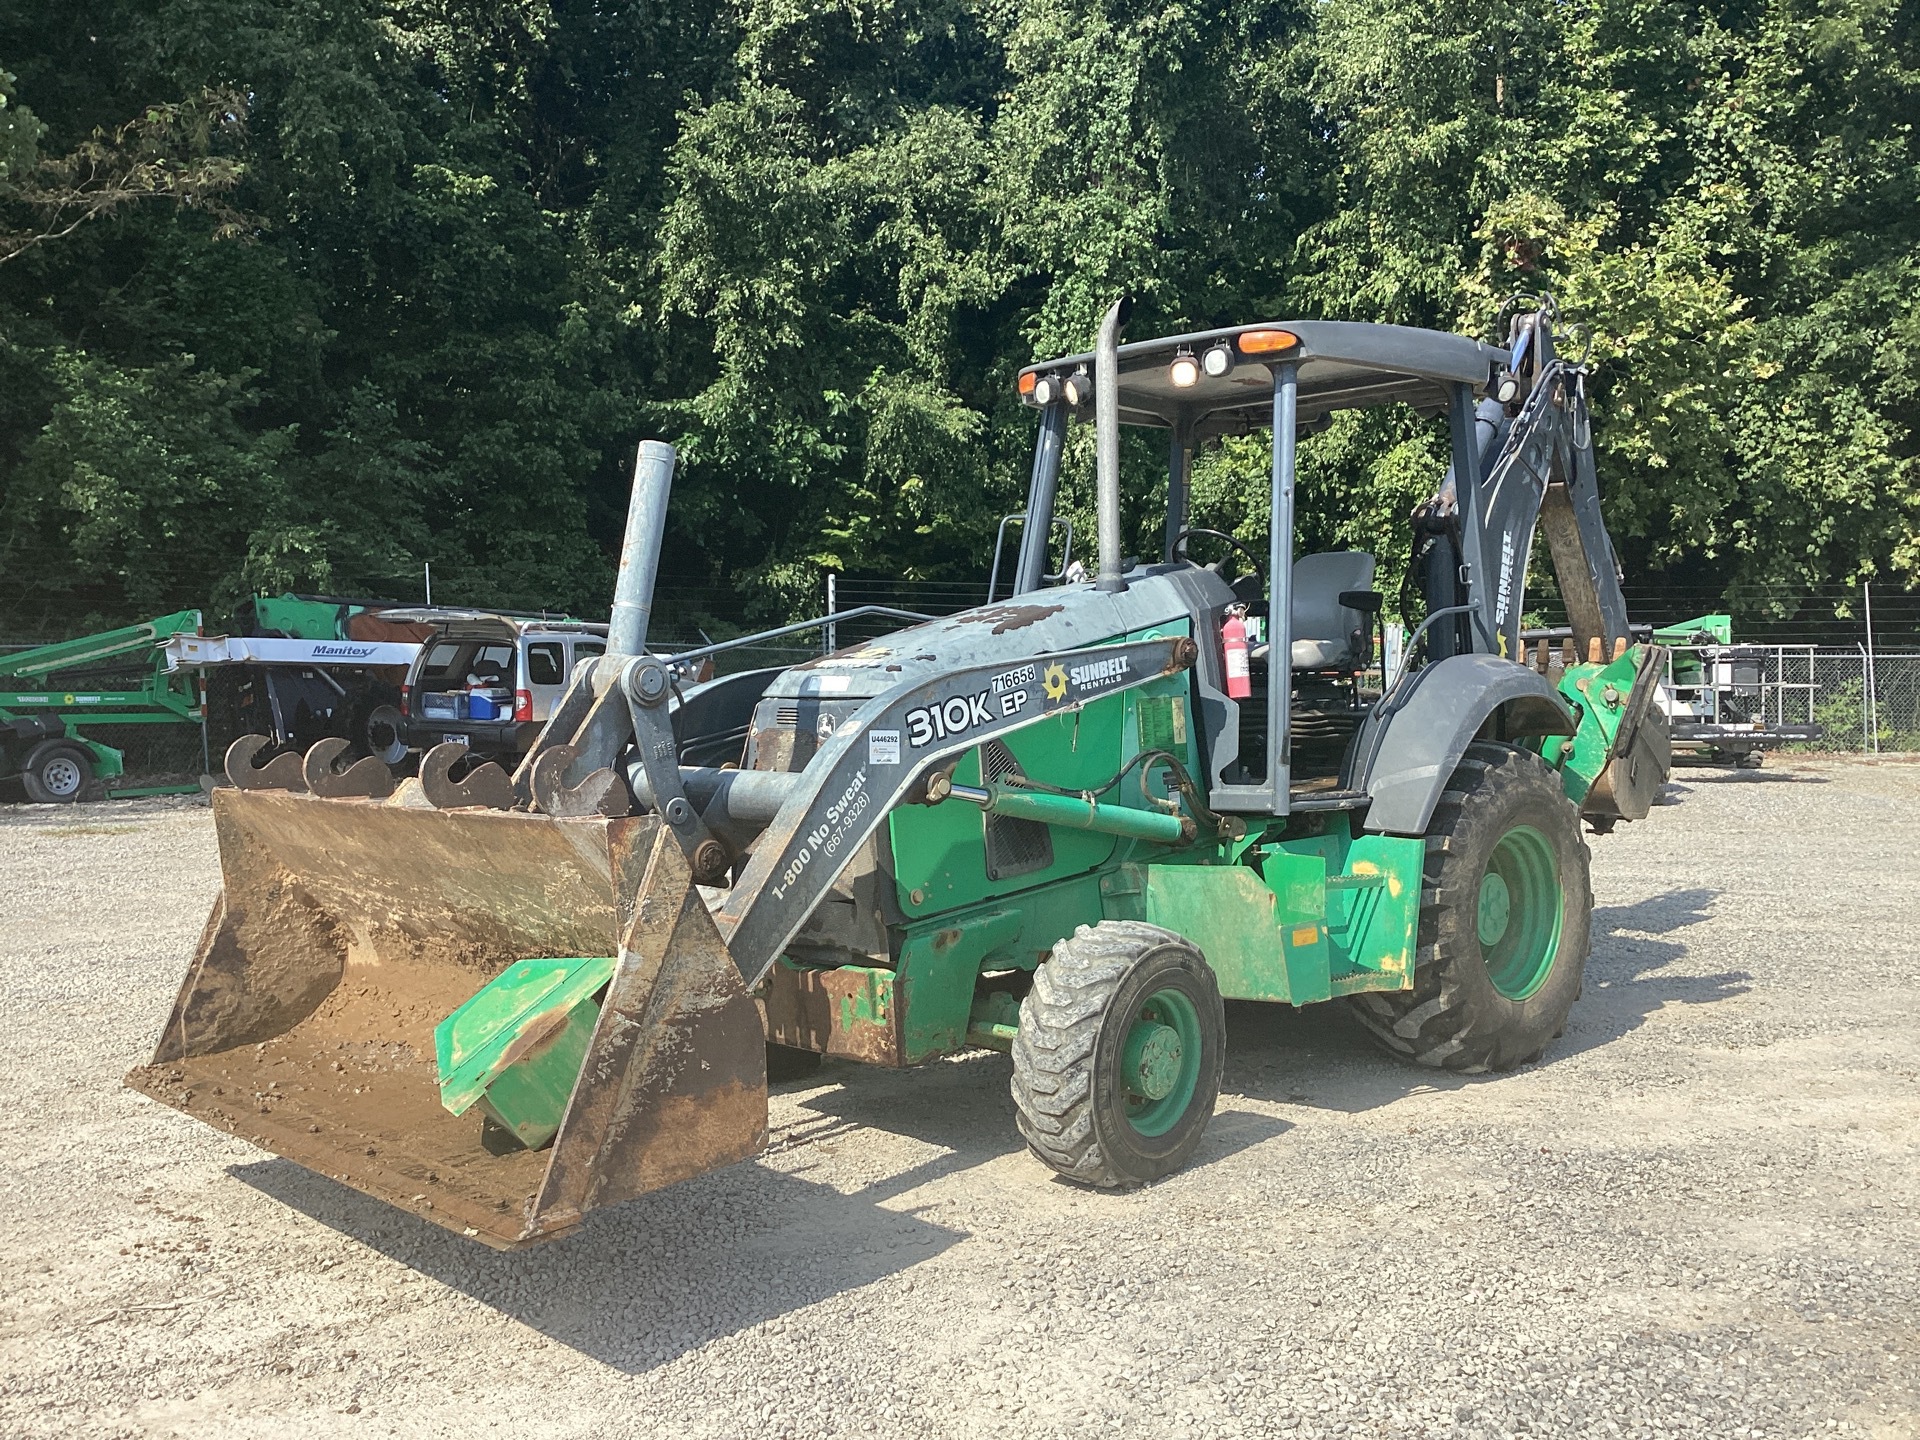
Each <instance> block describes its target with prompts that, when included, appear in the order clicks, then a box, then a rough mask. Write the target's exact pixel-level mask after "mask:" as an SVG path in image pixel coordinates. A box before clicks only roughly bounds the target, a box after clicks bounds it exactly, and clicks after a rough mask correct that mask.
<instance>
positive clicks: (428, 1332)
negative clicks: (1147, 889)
mask: <svg viewBox="0 0 1920 1440" xmlns="http://www.w3.org/2000/svg"><path fill="white" fill-rule="evenodd" d="M1676 780H1677V783H1676V784H1675V786H1674V787H1673V788H1672V791H1671V792H1670V797H1669V798H1670V799H1671V800H1673V801H1675V802H1677V803H1674V804H1672V805H1671V806H1669V807H1667V808H1663V809H1661V810H1658V811H1656V812H1655V815H1654V816H1653V818H1652V819H1651V820H1649V821H1648V822H1646V823H1644V824H1640V825H1634V826H1630V827H1623V829H1622V830H1621V831H1620V832H1619V833H1617V834H1615V835H1613V836H1611V837H1607V838H1603V839H1596V840H1595V841H1594V859H1595V872H1596V873H1595V892H1596V896H1597V901H1598V905H1599V907H1600V908H1599V909H1598V911H1597V913H1596V916H1595V938H1596V943H1595V950H1594V955H1593V960H1592V962H1591V964H1590V966H1589V969H1588V978H1587V987H1586V994H1585V997H1584V999H1583V1000H1582V1001H1581V1003H1580V1004H1579V1005H1578V1006H1576V1007H1575V1010H1574V1017H1573V1021H1572V1024H1571V1026H1570V1027H1569V1029H1568V1031H1567V1034H1566V1036H1565V1038H1564V1039H1562V1040H1561V1041H1559V1042H1558V1043H1556V1044H1555V1045H1554V1046H1552V1047H1551V1048H1550V1049H1549V1050H1548V1052H1547V1057H1546V1061H1545V1063H1543V1064H1541V1065H1539V1066H1535V1067H1530V1068H1527V1069H1525V1070H1522V1071H1520V1072H1517V1073H1515V1074H1513V1075H1510V1076H1503V1077H1486V1078H1479V1079H1467V1080H1462V1079H1455V1078H1452V1077H1447V1076H1443V1075H1436V1074H1432V1073H1428V1072H1419V1071H1413V1070H1409V1069H1405V1068H1402V1067H1400V1066H1398V1065H1396V1064H1394V1063H1391V1062H1389V1061H1387V1060H1385V1059H1383V1058H1380V1057H1377V1056H1376V1055H1375V1054H1374V1052H1373V1051H1372V1050H1371V1049H1369V1047H1368V1046H1367V1045H1366V1043H1365V1042H1364V1041H1363V1040H1362V1039H1361V1038H1360V1035H1359V1033H1358V1031H1357V1030H1356V1029H1355V1028H1354V1027H1353V1026H1352V1025H1350V1023H1349V1022H1348V1021H1347V1019H1346V1017H1345V1016H1344V1015H1343V1014H1342V1013H1340V1012H1339V1011H1338V1010H1336V1009H1333V1008H1330V1007H1320V1008H1318V1009H1314V1010H1308V1011H1304V1012H1298V1013H1294V1012H1282V1011H1274V1010H1265V1009H1258V1008H1242V1009H1238V1010H1236V1011H1235V1012H1234V1013H1233V1014H1232V1015H1231V1017H1230V1019H1231V1024H1232V1027H1233V1048H1232V1053H1231V1056H1230V1058H1229V1061H1228V1069H1227V1081H1226V1087H1225V1093H1224V1094H1223V1095H1222V1098H1221V1103H1220V1110H1219V1114H1218V1116H1217V1117H1216V1119H1215V1121H1214V1123H1213V1127H1212V1129H1211V1130H1210V1132H1209V1135H1208V1140H1207V1142H1206V1144H1205V1146H1204V1147H1203V1149H1202V1151H1201V1153H1200V1157H1199V1160H1198V1161H1197V1162H1196V1163H1195V1164H1194V1165H1193V1166H1192V1168H1191V1169H1189V1170H1188V1171H1186V1172H1185V1173H1183V1174H1181V1175H1178V1176H1176V1177H1174V1178H1173V1179H1171V1180H1168V1181H1166V1182H1165V1183H1163V1184H1161V1185H1159V1186H1156V1187H1154V1188H1153V1189H1151V1190H1149V1191H1145V1192H1140V1193H1135V1194H1131V1195H1108V1194H1090V1193H1086V1192H1083V1191H1080V1190H1077V1189H1075V1188H1073V1187H1071V1186H1069V1185H1067V1184H1065V1183H1062V1182H1058V1181H1055V1180H1054V1179H1052V1178H1051V1177H1050V1174H1049V1172H1047V1171H1045V1170H1044V1169H1043V1168H1042V1167H1041V1166H1040V1165H1039V1164H1038V1163H1037V1162H1035V1161H1033V1160H1031V1159H1029V1158H1028V1157H1027V1156H1026V1154H1025V1153H1024V1151H1023V1150H1022V1149H1021V1147H1020V1145H1019V1142H1018V1140H1017V1138H1016V1136H1015V1133H1014V1128H1013V1115H1012V1106H1011V1102H1010V1101H1009V1099H1008V1096H1007V1075H1008V1062H1007V1060H1006V1059H1005V1058H1004V1057H1001V1056H998V1055H980V1056H975V1057H970V1058H967V1059H963V1060H959V1061H954V1062H951V1063H947V1064H941V1065H936V1066H933V1067H930V1068H929V1069H927V1070H924V1071H920V1072H909V1073H906V1074H895V1073H889V1072H882V1071H873V1070H863V1069H860V1068H858V1067H853V1066H841V1065H833V1066H830V1067H829V1068H828V1069H827V1070H826V1071H825V1072H824V1074H823V1083H817V1084H815V1083H809V1084H808V1085H805V1086H802V1087H789V1088H787V1089H786V1090H784V1091H783V1092H781V1093H778V1094H777V1095H776V1097H775V1100H774V1109H773V1124H774V1137H775V1139H774V1148H773V1150H772V1151H771V1152H770V1153H769V1154H768V1155H767V1156H766V1157H765V1158H764V1159H762V1160H761V1161H760V1162H758V1163H755V1164H749V1165H742V1166H737V1167H735V1168H733V1169H731V1170H728V1171H725V1172H723V1173H721V1174H717V1175H713V1176H709V1177H707V1178H705V1179H703V1180H699V1181H695V1182H693V1183H690V1184H687V1185H683V1186H680V1187H679V1188H677V1189H674V1190H670V1191H667V1192H664V1193H662V1194H659V1195H656V1196H651V1197H648V1198H645V1199H642V1200H639V1201H636V1202H633V1203H631V1204H628V1205H625V1206H622V1207H619V1208H617V1209H615V1210H612V1211H610V1212H600V1213H598V1214H596V1215H595V1216H594V1217H592V1218H591V1220H590V1221H589V1223H588V1224H587V1225H586V1226H585V1227H583V1229H582V1230H581V1231H580V1232H579V1233H577V1234H576V1235H575V1236H573V1237H571V1238H569V1239H567V1240H563V1241H560V1242H557V1243H555V1244H553V1245H550V1246H547V1247H545V1248H541V1249H536V1250H533V1251H530V1252H526V1253H522V1254H515V1255H497V1254H493V1253H491V1252H489V1251H486V1250H483V1249H481V1248H480V1247H479V1246H477V1245H475V1244H473V1243H472V1242H468V1241H463V1240H461V1239H460V1238H458V1237H457V1236H453V1235H450V1234H447V1233H443V1232H441V1231H439V1230H437V1229H433V1228H430V1227H428V1226H426V1225H425V1224H422V1223H419V1222H416V1221H414V1220H412V1219H411V1218H409V1217H407V1216H405V1215H401V1214H399V1213H397V1212H394V1211H391V1210H388V1209H386V1208H384V1207H382V1206H381V1205H379V1204H377V1203H375V1202H373V1201H370V1200H366V1199H363V1198H362V1197H360V1196H359V1195H357V1194H355V1193H353V1192H350V1191H348V1190H345V1189H343V1188H341V1187H339V1186H337V1185H334V1184H333V1183H331V1182H329V1181H326V1180H323V1179H320V1178H318V1177H316V1176H314V1175H312V1174H309V1173H308V1172H306V1171H304V1170H301V1169H299V1168H298V1167H296V1166H293V1165H291V1164H288V1163H286V1162H284V1161H281V1160H277V1159H274V1158H272V1157H270V1156H268V1155H266V1154H264V1153H262V1152H261V1151H258V1150H255V1149H254V1148H252V1147H251V1146H249V1145H247V1144H244V1143H242V1142H239V1141H236V1140H231V1139H228V1138H226V1137H223V1136H220V1135H218V1134H216V1133H214V1132H212V1131H210V1130H207V1129H205V1128H203V1127H201V1126H200V1125H198V1124H196V1123H195V1122H193V1121H190V1120H188V1119H186V1118H185V1117H183V1116H179V1115H176V1114H174V1113H173V1112H171V1111H169V1110H166V1109H164V1108H163V1107H160V1106H157V1105H153V1104H151V1103H148V1102H146V1101H144V1100H142V1099H140V1098H138V1097H136V1096H134V1095H133V1094H131V1093H130V1092H128V1091H126V1090H124V1089H122V1088H121V1087H120V1084H119V1080H120V1076H121V1074H122V1073H123V1072H124V1071H125V1070H126V1069H127V1068H128V1067H129V1066H130V1065H133V1064H135V1063H136V1062H139V1061H141V1060H144V1059H145V1058H146V1055H147V1053H148V1051H149V1049H150V1047H151V1044H152V1041H153V1037H154V1034H155V1031H156V1030H157V1028H158V1026H159V1024H160V1022H161V1020H162V1019H163V1018H164V1016H165V1013H166V1009H167V1006H168V1004H169V1002H170V1001H171V999H172V996H173V992H174V989H175V987H176V986H177V984H178V982H179V979H180V976H181V974H182V971H183V969H184V965H185V961H186V959H187V957H188V955H189V953H190V951H191V949H192V946H193V942H194V939H195V937H196V935H197V934H198V931H199V928H200V925H201V923H202V921H203V919H204V918H205V914H206V909H207V905H208V902H209V901H210V900H211V899H212V896H213V894H214V891H215V888H216V883H217V880H216V868H215V863H214V853H213V835H212V828H211V825H210V823H209V816H208V812H207V811H206V810H205V809H204V808H202V807H200V806H199V805H197V804H191V803H188V802H179V803H172V802H156V801H145V802H139V801H135V802H119V803H106V804H97V805H89V806H85V807H81V808H79V809H72V810H56V809H51V808H46V807H20V808H13V809H0V895H4V896H5V904H4V906H0V1018H4V1020H5V1022H6V1026H7V1033H8V1034H10V1035H12V1036H13V1037H14V1040H13V1044H12V1047H11V1053H10V1056H9V1063H7V1064H6V1065H4V1066H0V1126H4V1129H5V1146H4V1152H3V1153H4V1159H0V1206H3V1207H4V1214H5V1217H6V1219H5V1222H4V1226H0V1274H4V1276H5V1279H4V1281H3V1282H0V1432H4V1433H5V1434H8V1435H103V1436H104V1435H142V1436H145V1435H192V1436H195V1437H214V1436H228V1435H232V1436H259V1435H265V1434H273V1435H275V1436H280V1437H293V1436H304V1435H390V1434H392V1435H404V1436H417V1435H468V1434H476V1435H478V1434H489V1433H494V1432H500V1433H511V1434H520V1435H538V1436H543V1437H544V1436H574V1435H579V1436H595V1437H599V1436H609V1435H648V1436H656V1435H676V1436H677V1435H698V1436H721V1437H735V1436H749V1435H751V1436H765V1437H780V1436H830V1435H841V1434H848V1435H886V1436H920V1435H957V1434H963V1433H964V1434H967V1435H970V1436H999V1435H1005V1436H1023V1437H1024V1436H1056V1435H1057V1436H1067V1435H1073V1436H1079V1435H1102V1436H1106V1435H1132V1434H1142V1435H1145V1434H1152V1435H1155V1436H1159V1435H1164V1434H1168V1433H1171V1434H1190V1435H1196V1436H1216V1435H1242V1434H1245V1435H1272V1434H1280V1435H1287V1436H1293V1435H1298V1436H1333V1435H1351V1436H1376V1435H1384V1436H1398V1435H1428V1436H1462V1437H1465V1436H1508V1435H1528V1436H1535V1435H1538V1436H1546V1435H1565V1436H1582V1437H1587V1436H1612V1435H1644V1434H1649V1433H1653V1434H1684V1435H1705V1436H1714V1437H1725V1436H1750V1435H1751V1436H1768V1437H1776V1436H1777V1437H1797V1436H1807V1435H1821V1436H1827V1435H1836V1434H1842V1433H1845V1434H1864V1435H1872V1436H1881V1437H1885V1436H1915V1435H1920V1376H1917V1375H1916V1361H1917V1360H1920V1344H1917V1343H1916V1337H1915V1305H1916V1301H1917V1300H1920V1244H1916V1238H1917V1234H1916V1213H1917V1212H1916V1207H1920V1170H1917V1169H1916V1163H1915V1162H1916V1155H1917V1154H1920V1131H1916V1126H1915V1122H1916V1119H1920V1078H1917V1077H1920V1043H1916V1038H1915V1037H1916V1021H1920V1000H1917V999H1916V982H1915V976H1914V974H1913V970H1914V965H1913V961H1914V958H1915V952H1916V944H1915V938H1916V932H1917V931H1920V765H1914V764H1899V763H1880V764H1867V763H1846V762H1827V761H1822V762H1817V763H1815V762H1799V763H1796V764H1793V765H1791V766H1789V765H1787V764H1784V763H1782V762H1780V761H1777V760H1776V761H1774V762H1771V764H1770V767H1769V768H1768V769H1766V770H1763V771H1759V772H1719V771H1711V770H1697V769H1696V770H1681V771H1678V772H1676Z"/></svg>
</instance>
